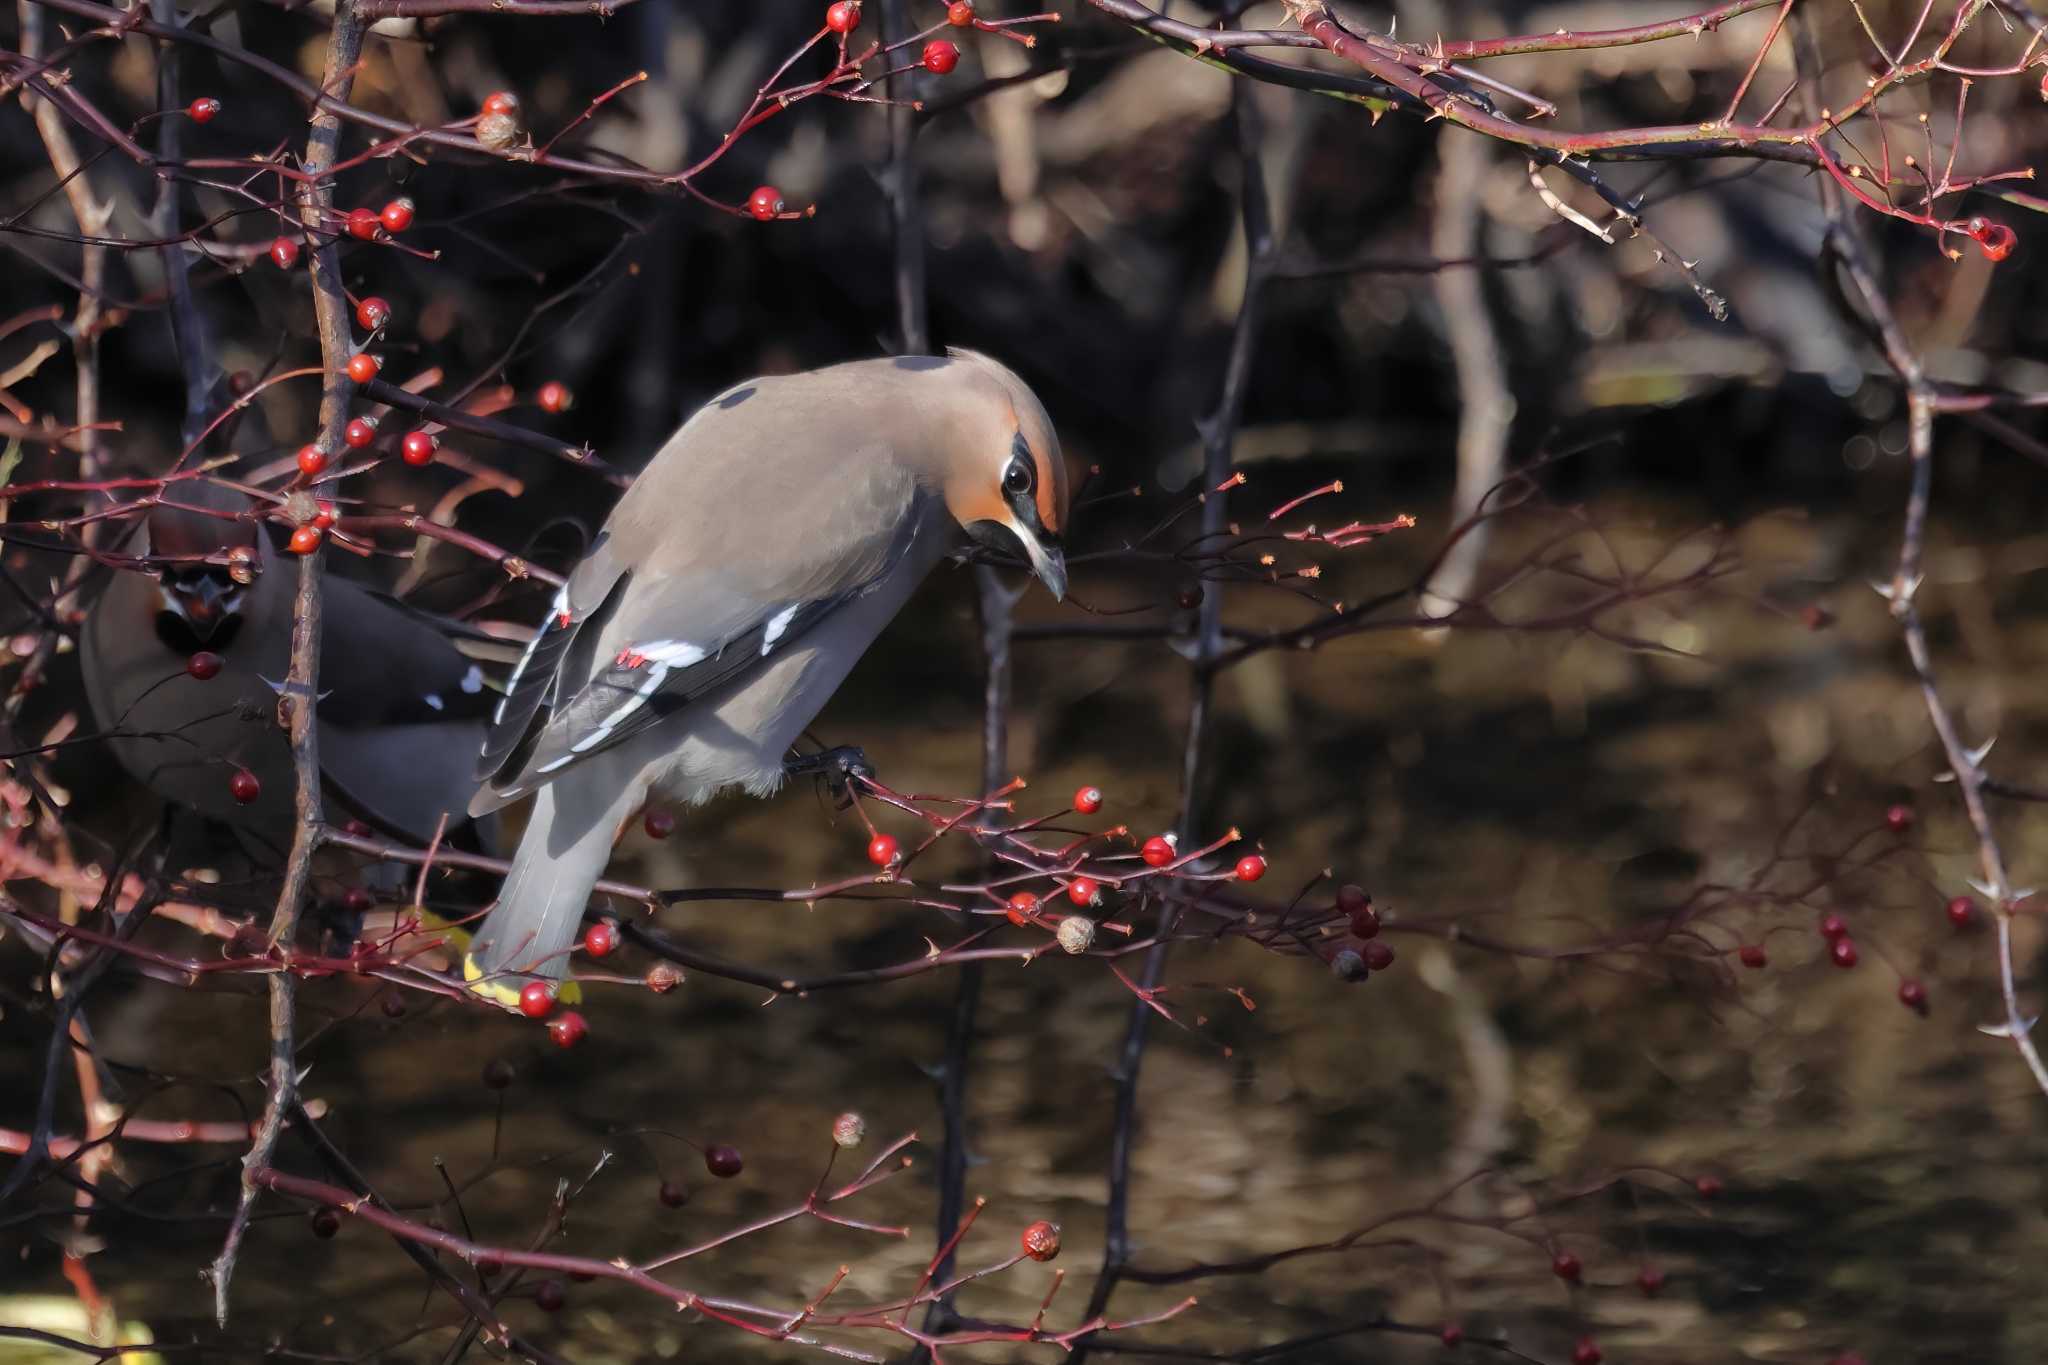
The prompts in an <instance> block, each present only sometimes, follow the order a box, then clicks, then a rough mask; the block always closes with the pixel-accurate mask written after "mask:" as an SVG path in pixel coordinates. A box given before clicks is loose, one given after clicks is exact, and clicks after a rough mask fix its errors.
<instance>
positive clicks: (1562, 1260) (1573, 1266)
mask: <svg viewBox="0 0 2048 1365" xmlns="http://www.w3.org/2000/svg"><path fill="white" fill-rule="evenodd" d="M1550 1273H1551V1274H1553V1275H1555V1276H1557V1278H1559V1279H1560V1280H1563V1281H1564V1282H1565V1283H1566V1284H1577V1283H1578V1282H1579V1277H1580V1276H1581V1275H1583V1274H1585V1273H1586V1267H1585V1266H1584V1265H1583V1264H1581V1263H1580V1261H1579V1258H1578V1257H1576V1256H1574V1255H1572V1254H1571V1253H1570V1252H1569V1251H1560V1252H1558V1253H1557V1254H1556V1255H1555V1256H1552V1257H1551V1258H1550Z"/></svg>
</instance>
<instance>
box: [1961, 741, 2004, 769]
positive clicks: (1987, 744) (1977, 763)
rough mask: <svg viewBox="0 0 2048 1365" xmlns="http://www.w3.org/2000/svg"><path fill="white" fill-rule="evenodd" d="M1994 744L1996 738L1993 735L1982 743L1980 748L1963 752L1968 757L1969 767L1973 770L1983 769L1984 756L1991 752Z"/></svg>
mask: <svg viewBox="0 0 2048 1365" xmlns="http://www.w3.org/2000/svg"><path fill="white" fill-rule="evenodd" d="M1996 743H1998V736H1997V735H1993V736H1992V737H1991V738H1989V739H1987V740H1985V741H1984V744H1983V746H1982V747H1981V748H1976V749H1965V750H1964V751H1963V752H1964V754H1965V755H1967V756H1968V757H1969V760H1970V766H1971V767H1973V768H1981V767H1983V766H1984V759H1985V757H1986V755H1988V754H1989V753H1990V752H1991V746H1992V745H1994V744H1996Z"/></svg>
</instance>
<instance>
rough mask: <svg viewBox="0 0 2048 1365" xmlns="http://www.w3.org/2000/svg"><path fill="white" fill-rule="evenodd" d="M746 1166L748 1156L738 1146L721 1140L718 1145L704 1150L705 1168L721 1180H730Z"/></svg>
mask: <svg viewBox="0 0 2048 1365" xmlns="http://www.w3.org/2000/svg"><path fill="white" fill-rule="evenodd" d="M746 1167H747V1162H746V1158H744V1157H742V1156H741V1155H740V1149H739V1148H737V1147H729V1146H727V1145H726V1144H725V1143H722V1142H721V1143H719V1144H718V1145H717V1146H716V1147H707V1148H706V1149H705V1151H704V1169H705V1170H707V1171H709V1172H711V1174H713V1175H715V1176H717V1177H718V1178H719V1179H720V1180H730V1179H732V1178H733V1177H734V1176H736V1175H738V1174H739V1173H740V1172H741V1171H743V1170H745V1169H746Z"/></svg>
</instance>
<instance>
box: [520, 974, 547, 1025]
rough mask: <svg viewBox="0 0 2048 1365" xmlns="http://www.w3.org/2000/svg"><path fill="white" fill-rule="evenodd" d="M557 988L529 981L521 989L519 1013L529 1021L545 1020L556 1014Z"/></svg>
mask: <svg viewBox="0 0 2048 1365" xmlns="http://www.w3.org/2000/svg"><path fill="white" fill-rule="evenodd" d="M554 1008H555V988H554V987H553V986H550V985H549V984H548V983H547V982H545V981H529V982H527V983H526V984H525V985H524V986H521V987H520V988H519V1012H520V1013H521V1014H523V1015H525V1016H526V1017H527V1018H529V1019H545V1018H547V1017H548V1015H549V1014H551V1013H553V1012H554Z"/></svg>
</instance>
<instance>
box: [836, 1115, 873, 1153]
mask: <svg viewBox="0 0 2048 1365" xmlns="http://www.w3.org/2000/svg"><path fill="white" fill-rule="evenodd" d="M867 1135H868V1121H867V1120H866V1119H864V1118H862V1117H861V1116H860V1115H859V1114H856V1113H854V1112H853V1111H852V1110H850V1109H849V1110H848V1111H847V1112H845V1113H844V1114H841V1115H840V1116H839V1117H838V1118H836V1119H834V1120H832V1141H833V1143H834V1144H836V1145H837V1146H840V1147H858V1146H860V1144H861V1140H862V1139H863V1138H865V1137H866V1136H867Z"/></svg>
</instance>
